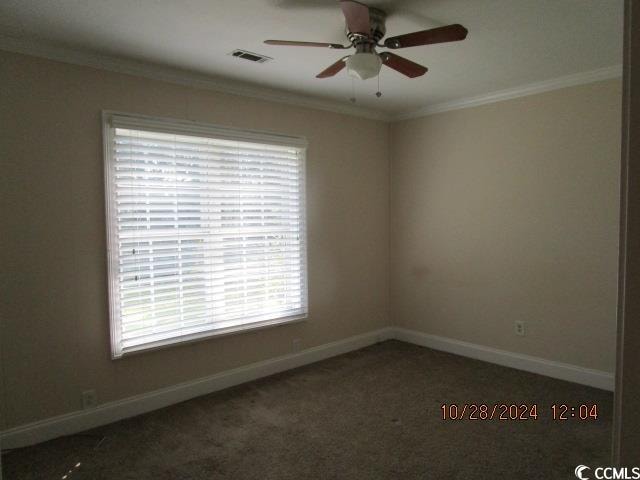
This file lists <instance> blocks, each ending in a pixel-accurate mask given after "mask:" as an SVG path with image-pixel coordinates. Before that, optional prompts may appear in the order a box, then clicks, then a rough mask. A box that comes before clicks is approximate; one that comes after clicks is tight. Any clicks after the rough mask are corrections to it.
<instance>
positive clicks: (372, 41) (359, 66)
mask: <svg viewBox="0 0 640 480" xmlns="http://www.w3.org/2000/svg"><path fill="white" fill-rule="evenodd" d="M340 8H341V9H342V13H343V14H344V18H345V21H346V35H347V38H348V39H349V41H350V42H351V43H350V44H349V45H342V44H340V43H322V42H297V41H291V40H265V42H264V43H266V44H268V45H285V46H295V47H325V48H334V49H337V50H344V49H349V48H355V49H356V52H355V53H354V54H353V55H347V56H345V57H342V58H341V59H340V60H338V61H337V62H336V63H334V64H333V65H330V66H329V67H327V68H325V69H324V70H323V71H322V72H320V73H319V74H318V75H316V78H328V77H333V76H334V75H335V74H336V73H338V72H340V71H341V70H342V69H343V68H345V67H347V72H348V73H349V75H350V76H352V77H355V78H359V79H361V80H366V79H367V78H372V77H375V76H376V75H378V74H379V73H380V68H381V67H382V65H383V64H384V65H386V66H387V67H389V68H392V69H394V70H396V71H398V72H400V73H402V74H403V75H406V76H407V77H409V78H415V77H419V76H421V75H424V74H425V73H426V72H427V68H426V67H423V66H422V65H420V64H417V63H415V62H412V61H411V60H407V59H406V58H404V57H401V56H399V55H396V54H395V53H392V52H381V53H378V52H376V47H386V48H389V49H392V50H395V49H398V48H406V47H416V46H420V45H431V44H434V43H445V42H455V41H458V40H464V39H465V38H466V36H467V29H466V28H464V27H463V26H462V25H459V24H454V25H447V26H445V27H438V28H433V29H431V30H421V31H419V32H413V33H406V34H404V35H398V36H396V37H389V38H387V39H385V41H384V43H383V44H380V43H379V42H380V40H382V38H383V37H384V36H385V34H386V29H385V19H386V13H385V12H384V11H382V10H380V9H378V8H374V7H369V6H367V5H365V4H363V3H360V2H356V1H353V0H340Z"/></svg>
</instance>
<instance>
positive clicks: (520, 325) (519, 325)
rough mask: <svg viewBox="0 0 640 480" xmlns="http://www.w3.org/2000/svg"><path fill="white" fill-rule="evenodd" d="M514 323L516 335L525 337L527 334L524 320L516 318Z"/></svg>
mask: <svg viewBox="0 0 640 480" xmlns="http://www.w3.org/2000/svg"><path fill="white" fill-rule="evenodd" d="M513 325H514V327H515V331H516V335H519V336H521V337H524V335H525V330H524V322H523V321H522V320H516V321H515V322H513Z"/></svg>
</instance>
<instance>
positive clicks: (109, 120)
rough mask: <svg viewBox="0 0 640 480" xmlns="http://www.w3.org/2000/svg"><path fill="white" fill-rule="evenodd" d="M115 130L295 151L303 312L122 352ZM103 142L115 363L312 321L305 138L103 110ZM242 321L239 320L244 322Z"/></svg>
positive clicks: (108, 276) (112, 353)
mask: <svg viewBox="0 0 640 480" xmlns="http://www.w3.org/2000/svg"><path fill="white" fill-rule="evenodd" d="M116 128H127V129H134V130H135V129H143V130H145V129H146V130H148V131H154V132H161V133H169V134H176V135H193V136H200V137H210V138H216V139H224V140H235V141H241V142H255V143H262V144H271V145H283V146H288V147H294V148H296V149H298V150H299V152H300V162H301V164H300V175H301V179H300V197H301V198H300V204H301V212H302V219H301V232H302V241H301V242H300V243H301V270H302V284H301V292H302V298H303V310H304V313H302V314H297V315H289V316H284V317H278V318H273V319H268V320H258V321H254V322H250V323H239V324H238V325H232V326H227V327H222V328H217V329H207V330H204V331H201V332H195V333H190V334H185V335H179V336H175V337H171V338H167V339H162V340H156V341H153V342H147V343H144V344H141V345H136V346H132V347H128V348H126V349H123V348H122V347H121V344H120V342H121V325H122V319H121V316H120V306H119V301H118V300H117V299H118V294H119V293H118V288H117V280H116V276H117V275H118V274H119V267H118V253H117V252H118V248H117V245H118V238H117V231H116V228H114V226H115V225H117V219H116V215H115V204H114V200H115V195H114V193H115V185H114V184H113V183H114V182H113V180H114V179H113V178H112V170H111V167H112V164H113V162H114V160H115V156H114V154H113V136H114V135H115V129H116ZM102 136H103V138H102V143H103V167H104V173H103V176H104V188H105V229H106V237H107V244H106V246H107V250H106V260H107V285H108V303H109V305H108V307H109V330H110V344H111V345H110V347H111V358H112V359H113V360H116V359H119V358H122V357H125V356H129V355H131V354H137V353H141V352H147V351H152V350H156V349H159V348H166V347H171V346H176V345H182V344H185V343H190V342H196V341H200V340H204V339H207V338H213V337H219V336H225V335H231V334H236V333H242V332H247V331H254V330H259V329H263V328H269V327H274V326H278V325H284V324H290V323H295V322H300V321H303V320H306V319H308V317H309V288H308V284H309V278H308V270H309V269H308V257H307V202H306V160H307V146H308V143H307V139H306V138H305V137H297V136H288V135H281V134H278V133H272V132H265V131H255V130H243V129H235V128H227V127H222V126H219V125H215V124H209V123H202V122H195V121H190V120H181V119H174V118H166V117H155V116H148V115H138V114H131V113H123V112H117V111H112V110H103V111H102ZM239 322H240V321H239Z"/></svg>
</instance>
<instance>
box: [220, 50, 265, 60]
mask: <svg viewBox="0 0 640 480" xmlns="http://www.w3.org/2000/svg"><path fill="white" fill-rule="evenodd" d="M229 55H231V56H232V57H236V58H242V59H243V60H249V61H250V62H256V63H264V62H268V61H269V60H273V58H271V57H266V56H264V55H260V54H259V53H253V52H247V51H246V50H237V49H236V50H234V51H233V52H231V53H230V54H229Z"/></svg>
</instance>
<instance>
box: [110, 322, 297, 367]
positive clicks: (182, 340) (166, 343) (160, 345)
mask: <svg viewBox="0 0 640 480" xmlns="http://www.w3.org/2000/svg"><path fill="white" fill-rule="evenodd" d="M307 318H308V314H301V315H294V316H290V317H283V318H275V319H271V320H262V321H258V322H252V323H245V324H241V325H234V326H229V327H222V328H217V329H214V330H206V331H203V332H197V333H192V334H188V335H183V336H180V337H172V338H168V339H166V340H160V341H156V342H151V343H145V344H142V345H136V346H133V347H128V348H126V349H124V350H123V351H122V353H121V354H120V355H119V356H115V355H112V357H111V358H112V360H120V359H122V358H125V357H130V356H131V355H134V354H140V353H145V352H151V351H154V350H159V349H164V348H168V347H174V346H179V345H185V344H187V343H193V342H198V341H200V340H206V339H209V338H213V337H223V336H227V335H234V334H238V333H244V332H250V331H254V330H261V329H263V328H269V327H277V326H279V325H287V324H291V323H298V322H301V321H303V320H306V319H307Z"/></svg>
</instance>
